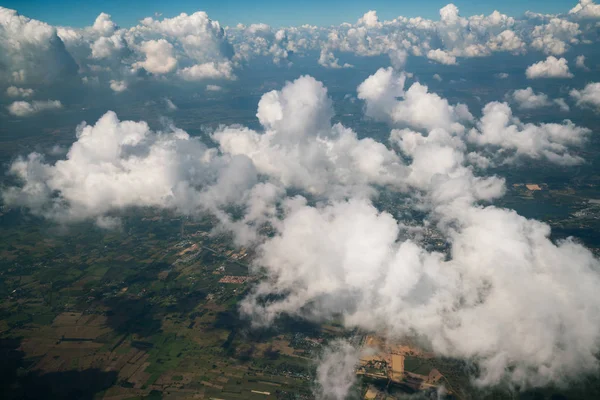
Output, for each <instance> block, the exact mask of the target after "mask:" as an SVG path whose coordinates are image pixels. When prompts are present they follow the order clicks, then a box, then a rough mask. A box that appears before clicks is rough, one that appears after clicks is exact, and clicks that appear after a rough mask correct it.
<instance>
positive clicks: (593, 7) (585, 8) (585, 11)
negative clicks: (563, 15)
mask: <svg viewBox="0 0 600 400" xmlns="http://www.w3.org/2000/svg"><path fill="white" fill-rule="evenodd" d="M569 15H570V16H572V17H575V18H581V19H597V18H600V5H598V4H596V3H594V1H593V0H579V3H578V4H577V5H576V6H575V7H573V8H572V9H571V10H569Z"/></svg>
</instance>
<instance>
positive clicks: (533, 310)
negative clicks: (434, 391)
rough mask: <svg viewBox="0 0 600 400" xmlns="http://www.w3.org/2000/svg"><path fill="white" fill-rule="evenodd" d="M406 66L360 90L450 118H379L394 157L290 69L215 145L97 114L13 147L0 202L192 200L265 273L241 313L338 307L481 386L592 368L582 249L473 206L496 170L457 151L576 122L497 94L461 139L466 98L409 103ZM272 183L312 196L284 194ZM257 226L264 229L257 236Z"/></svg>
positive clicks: (568, 138) (93, 205) (595, 344)
mask: <svg viewBox="0 0 600 400" xmlns="http://www.w3.org/2000/svg"><path fill="white" fill-rule="evenodd" d="M448 17H449V18H450V17H451V15H450V16H448ZM404 79H405V78H404V77H403V76H402V74H399V73H396V72H394V71H393V70H391V69H388V70H385V69H382V70H380V71H378V72H377V73H376V74H375V75H373V76H371V77H370V78H369V79H368V83H366V84H364V85H361V87H360V88H359V93H362V96H363V98H364V99H365V101H367V102H368V101H376V102H377V101H380V102H381V103H380V104H381V105H382V106H385V107H388V106H389V105H388V103H389V102H390V101H392V100H394V101H396V102H399V103H401V102H407V104H410V105H411V106H410V107H409V109H412V110H413V111H414V112H416V111H419V109H420V108H421V107H422V108H424V109H427V110H430V109H439V110H437V111H435V112H434V113H433V114H434V115H435V114H436V113H441V114H440V115H443V116H444V117H443V118H441V117H440V118H438V117H436V118H437V119H438V120H439V121H441V120H443V119H448V120H449V121H451V123H450V124H440V122H439V121H438V122H436V123H434V124H425V123H424V122H423V121H420V120H419V121H418V123H417V125H420V126H421V128H422V129H423V130H427V132H426V133H421V132H415V131H411V130H409V129H402V130H394V131H393V132H392V134H391V137H390V141H391V142H392V144H393V145H394V146H396V147H397V148H399V151H400V152H401V154H402V157H401V156H400V155H399V154H397V153H396V152H395V151H393V150H391V149H389V148H388V147H386V146H385V145H383V144H382V143H379V142H377V141H375V140H373V139H371V138H366V139H360V140H359V139H358V138H357V135H356V133H355V132H353V131H352V130H350V129H347V128H345V127H343V126H341V125H340V124H336V125H332V124H331V118H332V116H333V108H332V102H331V99H330V98H329V97H328V95H327V90H326V88H325V87H324V86H323V85H322V84H321V83H320V82H318V81H316V80H315V79H314V78H311V77H308V76H304V77H300V78H299V79H297V80H296V81H294V82H288V83H286V85H285V86H284V87H283V88H282V89H281V90H278V91H272V92H269V93H266V94H264V95H263V97H262V98H261V100H260V102H259V107H258V112H257V117H258V119H259V122H260V124H261V125H262V127H263V131H262V132H257V131H254V130H251V129H248V128H245V127H241V126H229V127H221V128H220V129H218V130H217V131H216V132H215V133H214V134H213V135H212V137H213V139H214V140H215V141H216V143H217V144H218V146H219V148H218V150H217V149H210V148H207V147H206V146H205V145H204V144H203V143H202V142H201V141H200V140H198V139H195V138H192V137H190V136H189V135H187V134H186V133H185V132H183V131H181V130H180V129H177V128H175V127H172V126H168V127H166V128H165V129H164V131H162V132H153V131H151V130H150V128H149V127H148V125H147V124H146V123H144V122H133V121H119V120H118V118H117V116H116V115H115V114H114V113H112V112H109V113H107V114H105V115H104V116H103V117H101V118H100V119H99V120H98V121H97V122H96V124H95V125H93V126H88V125H85V124H82V125H80V127H79V128H78V130H77V140H76V142H75V143H73V145H72V146H71V147H70V149H69V151H68V153H67V155H66V157H65V158H64V159H61V160H58V161H56V162H54V163H47V162H45V161H44V160H43V157H42V156H41V155H39V154H37V153H32V154H30V155H29V156H28V157H27V158H20V159H18V160H16V161H15V162H14V163H13V164H12V165H11V173H12V174H14V175H16V176H17V177H18V178H19V179H20V180H21V184H20V185H19V186H17V187H9V188H6V189H5V190H4V192H3V198H4V202H5V204H9V205H13V206H17V205H18V206H23V207H28V208H30V209H31V210H32V212H34V213H36V214H38V215H42V216H45V217H48V218H51V219H54V220H56V221H61V222H69V221H77V220H81V219H87V218H94V219H95V220H96V222H97V224H98V225H99V226H103V227H111V226H115V224H118V222H119V221H118V219H116V217H117V215H115V214H117V212H118V211H119V210H124V209H127V208H129V207H136V206H153V207H164V208H170V209H175V210H177V211H178V212H181V213H194V212H198V211H199V210H208V211H210V212H211V213H213V214H214V215H216V216H217V217H218V218H219V221H220V222H221V223H222V224H223V226H224V227H225V228H226V229H231V230H232V231H234V232H235V234H236V237H237V239H238V240H239V241H240V242H247V241H250V240H257V239H259V243H260V244H259V245H258V247H257V255H258V256H257V259H256V260H255V268H257V269H258V270H260V271H261V273H264V274H267V277H266V279H264V280H262V281H261V282H259V283H258V284H257V286H256V287H255V289H254V291H253V292H252V293H251V294H250V295H249V296H248V297H247V298H246V299H245V300H244V301H243V303H242V311H243V312H245V313H247V314H248V315H251V316H252V317H253V318H254V322H255V323H269V322H270V321H272V320H273V319H274V318H276V317H277V316H278V315H280V314H282V313H289V314H293V315H300V316H303V317H306V318H311V319H315V320H322V319H324V318H331V317H333V316H336V317H339V316H341V317H342V322H343V323H344V324H345V325H346V326H347V327H359V328H361V329H363V330H366V331H374V332H378V333H381V334H385V335H386V336H387V337H388V338H389V339H390V340H395V339H398V338H401V337H404V336H406V335H417V336H418V337H419V338H422V339H423V340H424V341H426V342H427V343H426V344H427V345H428V347H430V348H431V349H432V350H433V351H434V352H435V353H436V354H439V355H442V356H448V357H459V358H465V359H470V360H473V361H475V362H477V364H478V365H479V370H480V371H481V373H480V375H479V376H478V379H479V380H478V382H479V383H481V384H484V385H485V384H490V385H491V384H496V383H499V382H501V381H506V380H508V381H510V382H513V383H517V384H519V385H543V384H546V383H556V382H560V381H561V380H562V379H564V378H570V377H576V376H578V375H579V374H580V373H581V372H589V371H593V370H594V369H595V368H596V367H597V360H596V358H595V354H597V352H598V351H599V350H600V299H599V298H598V296H596V293H597V287H598V285H600V274H599V271H600V263H599V261H598V259H596V258H595V257H594V256H593V255H592V253H591V252H590V251H588V250H587V249H585V248H584V247H582V246H581V245H579V244H577V243H575V242H574V241H572V240H566V241H562V242H558V243H555V242H553V241H552V240H550V228H549V227H548V226H547V225H546V224H543V223H541V222H538V221H534V220H528V219H526V218H523V217H521V216H519V215H517V214H516V213H515V212H513V211H510V210H506V209H500V208H497V207H494V206H490V205H487V206H486V205H484V204H482V203H483V202H487V201H491V200H493V199H495V198H497V197H499V196H501V195H502V194H503V192H504V181H503V180H502V179H500V178H498V177H479V176H475V174H474V169H473V168H471V167H470V166H469V163H471V162H473V160H477V159H478V154H473V153H469V154H467V151H468V150H467V149H468V147H469V146H467V143H466V140H471V142H472V143H473V144H475V145H482V146H497V147H503V146H504V147H505V148H506V149H507V150H512V151H514V152H516V153H518V154H524V155H528V156H530V157H534V158H536V157H541V156H544V157H546V158H548V159H552V160H556V159H561V160H565V159H567V157H568V156H570V154H569V153H568V150H567V147H568V146H571V145H577V144H580V143H581V142H582V140H583V137H584V135H585V134H586V133H587V130H584V129H582V128H577V127H575V126H574V125H573V124H571V123H570V122H565V123H563V124H544V125H533V124H523V123H521V122H520V121H519V120H518V119H516V118H514V117H512V115H511V112H510V108H509V107H508V105H506V104H501V103H491V104H488V106H486V108H484V111H483V117H482V118H481V121H479V122H478V123H476V129H473V130H471V131H470V132H469V133H468V134H466V135H465V133H464V129H459V127H455V129H448V127H449V126H451V125H453V124H454V123H456V122H453V123H452V121H456V120H464V117H465V116H466V109H465V110H462V111H460V112H459V109H458V106H450V105H449V104H448V102H447V101H446V100H445V99H442V98H440V97H439V96H437V95H434V94H431V93H428V92H427V90H426V89H425V90H424V91H423V87H422V85H419V86H416V89H415V90H416V92H417V93H418V96H420V98H419V101H416V100H414V99H411V98H410V96H413V95H415V94H414V93H413V94H411V95H409V94H408V92H409V91H411V89H412V88H413V87H414V85H416V84H414V85H413V86H411V88H409V89H408V90H407V91H406V93H403V86H404ZM365 82H367V81H365ZM390 86H392V89H390ZM397 93H399V96H400V97H402V100H395V96H396V94H397ZM423 99H425V100H426V101H424V100H423ZM407 104H404V105H400V106H399V105H398V104H395V103H394V104H392V105H391V106H390V107H389V109H388V110H391V111H396V108H398V107H400V108H402V107H408V105H407ZM416 104H420V105H419V106H417V105H416ZM432 104H433V106H432ZM367 109H368V105H367ZM440 110H442V111H440ZM459 114H462V116H459ZM468 115H469V116H470V114H468ZM412 118H413V117H410V118H409V117H403V118H401V119H400V120H398V121H400V122H401V123H405V122H404V120H407V121H409V122H410V121H412ZM470 121H471V122H473V117H472V116H471V117H470ZM390 122H392V123H394V124H395V123H396V122H397V121H395V120H393V119H390ZM413 122H414V121H413ZM504 143H507V144H504ZM571 158H575V157H573V156H571ZM480 161H481V160H480ZM382 185H388V186H389V187H390V188H391V189H394V190H400V191H404V193H405V194H406V196H407V197H409V198H410V199H411V200H415V201H416V202H418V209H419V210H420V211H422V212H426V213H427V218H426V219H425V221H423V222H424V226H422V227H419V229H416V230H414V231H410V230H407V229H406V227H405V226H404V225H403V224H402V223H399V221H397V220H396V219H395V218H394V217H393V216H392V215H391V214H390V213H388V212H385V211H381V210H378V209H377V208H376V207H375V206H374V205H373V203H372V201H371V200H370V197H371V196H372V195H375V194H376V193H377V191H376V189H375V187H379V186H382ZM286 188H297V189H300V190H301V191H303V192H305V193H306V192H308V193H312V194H314V195H316V199H317V200H318V201H316V202H314V204H315V205H309V202H308V201H306V199H304V198H303V197H301V196H295V197H292V198H285V194H286V191H285V189H286ZM415 189H416V190H415ZM232 203H233V204H237V205H241V206H242V208H243V210H244V211H245V212H244V215H243V216H242V219H241V220H233V219H232V218H230V217H229V216H228V214H227V212H226V211H225V209H226V207H225V206H226V205H229V204H232ZM311 204H312V203H311ZM409 204H410V203H409ZM265 222H268V223H270V224H271V226H272V227H273V229H274V230H275V234H274V235H271V236H269V237H260V236H259V235H258V234H257V232H256V228H257V226H260V225H261V223H265ZM432 228H433V229H436V230H437V231H439V233H440V234H441V235H442V236H443V237H444V238H445V239H446V240H447V242H448V243H449V244H450V245H451V249H450V251H449V252H448V253H447V254H442V253H438V252H432V251H429V250H427V249H426V246H425V245H424V243H423V240H422V236H421V235H420V233H419V232H422V230H423V229H432ZM272 294H276V295H278V296H270V295H272ZM390 315H393V316H394V318H390V317H389V316H390ZM465 338H470V340H465ZM356 358H357V355H356V352H355V351H354V350H352V349H351V347H349V346H348V345H344V344H340V343H338V344H334V346H333V348H332V351H329V352H326V353H325V354H324V357H323V358H322V362H321V364H320V366H319V368H318V373H317V381H318V384H319V388H320V389H319V390H318V391H317V394H318V395H321V396H322V397H323V398H333V399H336V398H344V396H345V394H346V393H347V391H348V389H349V388H350V387H351V385H352V380H353V378H354V372H353V365H354V363H355V362H356Z"/></svg>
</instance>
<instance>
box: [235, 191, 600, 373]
mask: <svg viewBox="0 0 600 400" xmlns="http://www.w3.org/2000/svg"><path fill="white" fill-rule="evenodd" d="M451 182H452V179H450V180H448V181H445V182H444V181H441V182H439V187H440V188H442V189H441V190H442V191H449V190H459V191H460V190H461V189H462V188H461V186H457V185H456V184H451ZM438 210H439V212H440V214H441V215H440V218H441V219H444V220H445V222H446V223H449V222H450V221H451V220H452V221H454V222H453V223H454V224H457V226H458V228H456V230H453V231H450V230H449V231H446V232H447V233H448V234H449V240H450V243H451V244H452V250H451V253H450V259H448V260H445V259H444V255H443V254H440V253H430V252H427V251H426V250H424V249H423V248H422V247H420V246H419V245H418V243H416V242H414V241H412V240H406V241H399V240H398V239H397V238H398V235H399V226H398V224H397V221H395V220H394V218H393V217H392V216H391V215H390V214H387V213H381V212H379V211H378V210H377V209H376V208H375V207H373V206H372V205H371V204H369V203H368V202H366V201H349V202H342V203H334V204H332V205H328V206H325V207H323V208H314V207H309V206H306V205H301V206H296V207H292V209H291V211H289V212H288V214H287V215H286V218H285V219H284V221H283V222H282V225H281V226H280V228H279V233H278V234H277V235H276V236H275V237H273V238H272V239H269V240H267V241H266V242H265V243H264V244H263V245H262V246H261V247H260V249H259V254H260V257H259V260H257V266H258V265H259V266H261V267H262V268H264V269H265V270H266V271H267V272H268V274H269V280H266V281H262V282H261V283H259V285H258V287H257V289H256V291H255V292H254V293H253V295H252V296H251V297H249V298H248V299H247V300H246V301H245V302H244V304H243V306H242V310H243V311H245V312H249V313H251V315H253V316H254V317H255V318H262V319H263V321H264V319H269V318H274V317H276V316H277V315H278V314H280V313H284V312H285V313H291V314H299V315H302V316H304V317H307V318H314V319H321V318H331V317H332V316H334V315H341V316H342V317H343V321H344V323H345V325H346V326H348V327H360V328H362V329H366V330H369V331H377V332H386V333H387V335H388V336H390V337H391V338H400V337H403V336H404V335H407V334H417V335H419V337H422V338H425V339H427V341H428V342H429V344H430V346H431V347H432V349H433V350H434V351H435V352H436V353H438V354H441V355H446V356H452V357H463V358H475V359H477V360H478V363H479V365H480V369H481V375H480V376H479V382H480V383H481V384H496V383H499V382H500V381H501V380H502V379H505V378H506V377H508V379H510V380H511V381H513V382H515V383H518V384H521V385H528V384H529V385H542V384H546V383H549V382H556V381H557V380H560V379H562V378H564V377H565V376H571V377H573V376H576V374H577V373H579V372H580V371H590V370H594V369H595V368H596V366H597V361H596V359H595V356H594V352H595V351H597V349H598V343H599V335H598V327H599V324H600V318H599V317H598V309H599V307H600V301H598V300H597V298H596V296H595V295H594V293H595V288H596V286H597V285H598V284H599V283H600V281H599V275H598V272H597V271H598V267H599V263H598V260H597V259H595V258H594V256H593V255H592V254H591V252H589V251H588V250H586V249H585V248H583V247H582V246H580V245H577V244H575V243H573V242H571V241H567V242H564V243H560V244H558V245H556V244H554V243H552V242H551V241H550V240H549V238H548V236H549V228H548V226H547V225H545V224H542V223H540V222H537V221H531V220H527V219H525V218H523V217H520V216H518V215H517V214H516V213H514V212H512V211H508V210H503V209H498V208H495V207H484V208H481V207H475V206H467V207H465V205H464V204H463V203H460V206H458V204H457V205H456V206H455V205H454V204H453V203H450V204H446V205H443V206H439V208H438ZM440 226H441V227H442V226H444V225H440ZM444 231H445V230H444ZM574 263H576V265H577V266H576V267H575V268H573V264H574ZM580 285H582V286H580ZM580 288H581V289H580ZM266 294H279V295H284V294H285V295H284V296H282V297H283V299H282V300H272V301H269V302H267V303H261V304H262V305H261V306H259V305H258V304H257V303H255V301H256V300H257V299H258V298H261V296H264V295H266ZM524 305H527V306H524ZM574 310H578V311H577V312H576V313H575V314H574ZM390 315H393V316H394V318H390V317H389V316H390ZM566 326H568V328H566V329H565V327H566ZM515 327H516V329H515ZM465 337H469V338H471V339H470V340H464V338H465ZM523 338H526V339H525V340H524V339H523ZM326 365H328V364H326Z"/></svg>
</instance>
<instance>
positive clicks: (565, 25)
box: [531, 18, 581, 55]
mask: <svg viewBox="0 0 600 400" xmlns="http://www.w3.org/2000/svg"><path fill="white" fill-rule="evenodd" d="M580 34H581V30H580V29H579V24H577V23H575V22H570V21H567V20H564V19H560V18H552V19H551V20H550V21H548V23H547V24H543V25H538V26H536V27H535V28H534V29H533V32H532V33H531V36H532V39H533V40H532V42H531V46H532V47H533V48H535V49H537V50H541V51H543V52H545V53H546V54H553V55H562V54H564V53H565V52H566V51H567V50H568V48H569V43H570V44H577V43H579V40H578V39H577V36H579V35H580Z"/></svg>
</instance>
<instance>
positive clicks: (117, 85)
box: [110, 79, 127, 93]
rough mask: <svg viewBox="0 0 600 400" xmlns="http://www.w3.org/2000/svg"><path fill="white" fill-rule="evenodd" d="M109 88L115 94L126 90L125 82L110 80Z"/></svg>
mask: <svg viewBox="0 0 600 400" xmlns="http://www.w3.org/2000/svg"><path fill="white" fill-rule="evenodd" d="M110 88H111V89H112V90H113V91H114V92H117V93H120V92H124V91H125V90H127V82H125V81H116V80H114V79H113V80H111V81H110Z"/></svg>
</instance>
